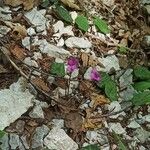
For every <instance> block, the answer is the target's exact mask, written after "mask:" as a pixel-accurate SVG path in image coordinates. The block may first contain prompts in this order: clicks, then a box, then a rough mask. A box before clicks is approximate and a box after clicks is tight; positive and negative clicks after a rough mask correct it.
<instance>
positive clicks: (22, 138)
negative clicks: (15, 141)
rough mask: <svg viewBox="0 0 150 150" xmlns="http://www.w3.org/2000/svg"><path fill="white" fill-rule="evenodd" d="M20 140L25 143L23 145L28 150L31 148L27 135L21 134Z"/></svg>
mask: <svg viewBox="0 0 150 150" xmlns="http://www.w3.org/2000/svg"><path fill="white" fill-rule="evenodd" d="M20 141H21V143H22V144H23V146H24V147H25V149H26V150H27V149H29V145H28V143H27V140H26V136H24V135H23V136H21V137H20Z"/></svg>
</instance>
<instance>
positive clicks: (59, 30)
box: [53, 21, 74, 38]
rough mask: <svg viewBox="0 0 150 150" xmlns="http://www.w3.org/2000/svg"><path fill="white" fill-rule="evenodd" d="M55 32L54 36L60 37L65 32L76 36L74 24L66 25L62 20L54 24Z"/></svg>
mask: <svg viewBox="0 0 150 150" xmlns="http://www.w3.org/2000/svg"><path fill="white" fill-rule="evenodd" d="M53 27H54V32H55V34H54V35H53V36H55V37H58V38H60V37H61V36H62V35H63V34H67V35H68V36H74V33H73V31H72V26H67V27H64V23H63V22H62V21H58V22H56V23H55V24H54V25H53Z"/></svg>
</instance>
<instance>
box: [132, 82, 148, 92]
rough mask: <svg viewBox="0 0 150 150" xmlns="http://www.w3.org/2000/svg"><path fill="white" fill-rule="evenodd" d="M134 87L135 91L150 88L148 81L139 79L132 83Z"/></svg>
mask: <svg viewBox="0 0 150 150" xmlns="http://www.w3.org/2000/svg"><path fill="white" fill-rule="evenodd" d="M134 88H135V90H137V91H144V90H146V89H150V81H141V82H137V83H135V84H134Z"/></svg>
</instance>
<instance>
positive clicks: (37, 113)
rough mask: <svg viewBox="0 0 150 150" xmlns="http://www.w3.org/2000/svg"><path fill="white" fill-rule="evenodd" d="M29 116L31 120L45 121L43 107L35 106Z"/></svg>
mask: <svg viewBox="0 0 150 150" xmlns="http://www.w3.org/2000/svg"><path fill="white" fill-rule="evenodd" d="M29 116H30V117H31V118H43V119H44V113H43V110H42V107H41V106H39V105H38V106H34V108H33V110H32V111H31V112H30V113H29Z"/></svg>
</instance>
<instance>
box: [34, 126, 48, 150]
mask: <svg viewBox="0 0 150 150" xmlns="http://www.w3.org/2000/svg"><path fill="white" fill-rule="evenodd" d="M48 132H49V128H48V127H47V126H46V125H42V126H41V127H37V128H36V130H35V134H34V136H33V138H32V148H33V149H34V148H35V149H38V148H41V149H42V147H43V142H44V141H43V139H44V137H45V136H46V135H47V134H48Z"/></svg>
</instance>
